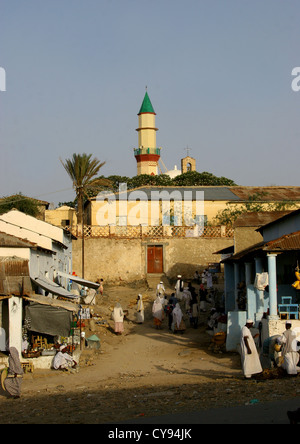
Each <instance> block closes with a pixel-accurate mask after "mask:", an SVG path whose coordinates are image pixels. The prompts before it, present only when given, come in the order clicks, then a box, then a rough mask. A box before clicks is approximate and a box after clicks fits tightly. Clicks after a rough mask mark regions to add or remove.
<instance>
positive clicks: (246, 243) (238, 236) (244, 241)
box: [234, 227, 263, 253]
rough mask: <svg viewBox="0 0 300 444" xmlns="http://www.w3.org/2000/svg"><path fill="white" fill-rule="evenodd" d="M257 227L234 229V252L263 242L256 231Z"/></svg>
mask: <svg viewBox="0 0 300 444" xmlns="http://www.w3.org/2000/svg"><path fill="white" fill-rule="evenodd" d="M256 228H258V227H236V228H235V229H234V252H235V253H238V252H240V251H242V250H245V249H246V248H249V247H251V246H253V245H255V244H258V243H259V242H262V241H263V237H262V235H261V234H260V233H258V232H257V231H255V230H256Z"/></svg>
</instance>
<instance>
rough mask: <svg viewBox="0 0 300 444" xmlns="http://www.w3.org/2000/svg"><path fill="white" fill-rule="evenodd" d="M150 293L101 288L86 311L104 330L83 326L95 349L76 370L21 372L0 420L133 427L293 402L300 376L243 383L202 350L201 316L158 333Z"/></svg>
mask: <svg viewBox="0 0 300 444" xmlns="http://www.w3.org/2000/svg"><path fill="white" fill-rule="evenodd" d="M138 293H142V294H143V297H144V299H145V322H144V324H142V325H140V324H137V323H136V321H135V304H134V301H135V300H136V297H137V294H138ZM154 294H155V292H154V291H153V290H149V289H148V288H147V287H146V286H145V285H142V286H136V287H122V286H120V287H111V288H105V291H104V295H103V296H102V297H99V298H98V299H97V305H96V306H94V307H93V309H94V313H96V314H100V315H101V316H102V317H103V319H105V320H107V322H108V326H106V327H105V326H100V325H98V324H95V323H93V322H92V323H91V322H89V321H87V322H86V327H85V331H86V337H89V336H91V335H92V334H96V335H97V336H98V337H99V338H100V341H101V348H100V350H97V351H95V350H90V349H83V350H82V353H81V356H80V361H79V370H78V372H77V373H65V372H61V371H59V370H34V372H33V373H26V374H25V376H24V379H23V385H22V396H21V398H20V399H10V398H7V396H5V393H4V392H3V391H2V392H0V411H1V416H0V423H1V424H8V423H9V424H13V423H18V424H22V423H23V424H104V423H112V422H114V423H118V421H123V420H130V421H132V423H134V420H135V419H136V418H139V417H142V416H156V415H163V414H166V413H179V412H183V411H184V412H188V411H197V410H201V409H208V408H216V407H224V406H236V405H245V404H251V403H257V402H261V403H262V402H272V401H278V400H281V399H289V398H294V397H299V394H300V384H299V381H300V377H294V378H289V377H283V378H280V379H272V380H264V381H256V380H251V381H245V380H244V378H243V375H242V371H241V364H240V356H239V355H238V354H237V353H226V352H225V353H219V352H218V353H216V352H214V351H213V350H211V349H209V346H210V344H211V336H210V335H209V334H208V333H207V332H206V318H207V314H201V318H200V325H199V326H198V328H197V329H193V328H191V327H190V326H189V324H188V323H187V329H186V331H185V332H184V333H183V334H180V333H177V334H173V333H172V332H170V331H169V329H168V325H167V320H164V323H163V329H162V330H156V329H155V327H154V324H153V319H152V314H151V308H152V303H153V300H154ZM167 294H168V295H170V289H167ZM116 301H119V302H120V303H121V305H122V307H123V309H124V310H128V316H127V317H126V320H125V322H124V325H125V332H124V334H123V335H122V336H117V335H115V333H114V331H113V321H112V320H111V318H110V313H111V308H112V307H113V306H114V304H115V302H116ZM208 308H209V307H208ZM216 421H217V420H216Z"/></svg>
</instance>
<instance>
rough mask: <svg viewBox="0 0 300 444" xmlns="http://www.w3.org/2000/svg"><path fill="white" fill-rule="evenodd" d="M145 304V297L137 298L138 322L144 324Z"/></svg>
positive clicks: (139, 296)
mask: <svg viewBox="0 0 300 444" xmlns="http://www.w3.org/2000/svg"><path fill="white" fill-rule="evenodd" d="M144 319H145V317H144V303H143V296H142V295H141V294H139V295H138V297H137V307H136V322H137V323H138V324H142V323H143V322H144Z"/></svg>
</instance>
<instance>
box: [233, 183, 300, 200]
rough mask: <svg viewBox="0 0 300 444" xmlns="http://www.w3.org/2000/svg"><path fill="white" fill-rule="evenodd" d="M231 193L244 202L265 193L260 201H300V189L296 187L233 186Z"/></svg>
mask: <svg viewBox="0 0 300 444" xmlns="http://www.w3.org/2000/svg"><path fill="white" fill-rule="evenodd" d="M230 189H231V191H232V192H233V193H234V194H235V195H236V196H238V197H239V199H241V200H243V201H247V200H249V196H252V195H253V194H255V193H265V194H264V195H263V196H262V197H261V198H260V199H258V201H261V202H264V201H268V202H269V201H275V202H278V201H283V200H288V201H300V187H294V186H270V187H246V186H245V187H243V186H232V187H230Z"/></svg>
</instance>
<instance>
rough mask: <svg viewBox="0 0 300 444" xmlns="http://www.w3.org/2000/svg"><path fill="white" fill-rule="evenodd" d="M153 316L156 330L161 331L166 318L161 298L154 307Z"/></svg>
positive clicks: (158, 298) (156, 300) (154, 303)
mask: <svg viewBox="0 0 300 444" xmlns="http://www.w3.org/2000/svg"><path fill="white" fill-rule="evenodd" d="M152 314H153V319H154V325H155V328H156V329H161V325H162V321H163V318H164V309H163V305H162V302H161V298H160V297H159V296H157V298H156V299H155V301H154V302H153V306H152Z"/></svg>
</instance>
